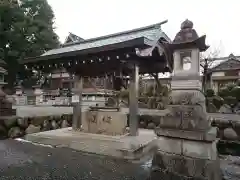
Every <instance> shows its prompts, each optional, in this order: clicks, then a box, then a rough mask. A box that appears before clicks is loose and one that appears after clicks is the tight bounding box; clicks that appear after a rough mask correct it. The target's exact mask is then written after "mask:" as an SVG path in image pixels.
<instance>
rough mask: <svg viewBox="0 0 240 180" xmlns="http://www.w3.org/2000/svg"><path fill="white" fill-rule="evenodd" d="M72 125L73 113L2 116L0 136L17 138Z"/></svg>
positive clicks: (0, 118) (2, 137)
mask: <svg viewBox="0 0 240 180" xmlns="http://www.w3.org/2000/svg"><path fill="white" fill-rule="evenodd" d="M71 125H72V114H63V115H56V116H37V117H36V116H35V117H17V116H14V117H0V138H1V139H5V138H17V137H22V136H24V135H26V134H32V133H37V132H41V131H49V130H54V129H59V128H66V127H70V126H71Z"/></svg>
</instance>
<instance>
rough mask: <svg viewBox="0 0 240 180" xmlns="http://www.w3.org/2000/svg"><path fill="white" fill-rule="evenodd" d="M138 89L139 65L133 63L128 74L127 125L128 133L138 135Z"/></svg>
mask: <svg viewBox="0 0 240 180" xmlns="http://www.w3.org/2000/svg"><path fill="white" fill-rule="evenodd" d="M138 89H139V66H138V65H137V64H134V65H133V69H132V74H131V75H130V91H129V104H130V106H129V127H130V135H131V136H137V135H138Z"/></svg>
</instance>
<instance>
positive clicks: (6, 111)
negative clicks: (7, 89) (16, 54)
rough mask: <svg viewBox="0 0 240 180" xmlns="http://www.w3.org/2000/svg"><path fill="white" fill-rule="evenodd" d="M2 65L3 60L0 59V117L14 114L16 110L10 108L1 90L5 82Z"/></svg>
mask: <svg viewBox="0 0 240 180" xmlns="http://www.w3.org/2000/svg"><path fill="white" fill-rule="evenodd" d="M3 66H5V62H4V61H3V60H0V118H1V117H10V116H14V115H16V110H15V109H12V103H11V102H10V101H9V100H8V99H7V97H6V94H5V93H4V92H3V90H2V86H3V85H5V84H6V83H5V81H4V76H5V75H6V74H7V71H6V70H5V69H4V68H3Z"/></svg>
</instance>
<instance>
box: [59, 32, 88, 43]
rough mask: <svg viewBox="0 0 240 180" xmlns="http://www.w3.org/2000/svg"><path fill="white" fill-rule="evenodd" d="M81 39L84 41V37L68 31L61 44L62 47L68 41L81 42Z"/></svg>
mask: <svg viewBox="0 0 240 180" xmlns="http://www.w3.org/2000/svg"><path fill="white" fill-rule="evenodd" d="M81 41H84V39H83V38H81V37H79V36H77V35H76V34H73V33H71V32H70V33H69V35H68V36H67V38H66V40H65V42H64V44H63V45H62V47H64V46H65V45H66V44H68V43H74V42H81Z"/></svg>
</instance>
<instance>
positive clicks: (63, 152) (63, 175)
mask: <svg viewBox="0 0 240 180" xmlns="http://www.w3.org/2000/svg"><path fill="white" fill-rule="evenodd" d="M148 176H149V166H148V165H147V164H146V163H145V164H132V163H129V162H125V161H122V160H116V159H111V158H106V157H103V156H97V155H89V154H84V153H80V152H76V151H73V150H70V149H65V148H50V147H42V146H36V145H33V144H30V143H24V142H18V141H14V140H6V141H0V180H38V179H39V180H40V179H41V180H52V179H56V180H63V179H64V180H71V179H82V180H90V179H91V180H138V179H139V180H145V179H147V178H148Z"/></svg>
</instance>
